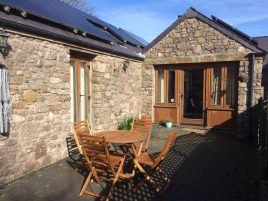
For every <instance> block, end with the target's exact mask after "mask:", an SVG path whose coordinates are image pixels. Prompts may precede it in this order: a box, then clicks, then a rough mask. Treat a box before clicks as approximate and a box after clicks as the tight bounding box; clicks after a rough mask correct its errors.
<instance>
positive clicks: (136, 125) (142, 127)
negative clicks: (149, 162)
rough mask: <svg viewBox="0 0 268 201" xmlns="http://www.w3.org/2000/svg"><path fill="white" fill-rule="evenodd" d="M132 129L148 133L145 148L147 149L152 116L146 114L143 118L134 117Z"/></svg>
mask: <svg viewBox="0 0 268 201" xmlns="http://www.w3.org/2000/svg"><path fill="white" fill-rule="evenodd" d="M131 130H132V131H138V132H140V133H143V134H144V135H146V142H145V149H146V150H147V148H148V146H149V142H150V137H151V130H152V118H151V117H148V116H144V117H142V118H141V119H139V118H134V119H133V122H132V129H131Z"/></svg>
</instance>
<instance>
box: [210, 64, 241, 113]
mask: <svg viewBox="0 0 268 201" xmlns="http://www.w3.org/2000/svg"><path fill="white" fill-rule="evenodd" d="M215 67H218V68H221V79H220V82H221V89H220V90H221V92H220V104H218V105H214V104H212V90H213V89H212V88H211V86H212V85H211V84H212V82H213V70H214V68H215ZM227 67H231V68H235V70H234V73H235V76H234V79H235V80H234V82H235V86H234V88H235V89H234V96H235V97H234V99H235V102H234V105H227V104H226V102H227V93H226V90H227V76H228V75H227V73H228V71H227ZM209 71H210V73H209V74H210V84H209V93H210V96H209V97H210V98H209V108H214V109H217V108H225V109H235V107H236V106H237V101H236V100H237V86H238V80H237V78H238V69H237V67H236V65H235V64H234V63H222V64H217V65H215V66H213V67H210V69H209Z"/></svg>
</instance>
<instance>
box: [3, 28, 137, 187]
mask: <svg viewBox="0 0 268 201" xmlns="http://www.w3.org/2000/svg"><path fill="white" fill-rule="evenodd" d="M8 43H9V45H10V47H11V50H10V52H9V54H8V55H7V56H6V57H2V56H1V58H0V64H3V65H5V66H6V67H7V68H8V71H9V83H10V84H9V87H10V94H11V100H12V114H11V121H10V123H11V132H10V134H9V136H4V135H0V185H1V184H3V183H7V182H9V181H11V180H14V179H16V178H18V177H21V176H23V175H25V174H28V173H30V172H32V171H35V170H38V169H40V168H42V167H44V166H47V165H49V164H51V163H54V162H56V161H58V160H60V159H63V158H65V157H66V156H67V148H66V137H67V136H69V135H70V131H71V118H70V117H71V115H70V64H69V62H70V47H67V46H64V45H61V44H58V43H54V42H49V41H47V40H43V39H35V38H32V37H26V36H23V35H18V34H13V33H11V34H10V36H9V38H8ZM125 61H126V58H118V57H113V56H104V55H100V56H97V57H95V59H94V60H93V61H91V78H90V88H91V100H90V105H91V108H90V111H91V114H90V115H89V116H90V117H91V119H90V120H91V126H92V128H93V130H94V131H97V130H98V131H99V130H103V129H115V128H116V127H117V125H118V122H119V121H120V120H122V119H123V118H125V117H127V116H137V115H139V114H140V113H141V108H142V97H141V71H142V69H141V62H138V61H134V60H130V61H129V67H128V68H127V69H126V71H124V70H123V64H124V62H125Z"/></svg>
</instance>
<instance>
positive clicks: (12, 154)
mask: <svg viewBox="0 0 268 201" xmlns="http://www.w3.org/2000/svg"><path fill="white" fill-rule="evenodd" d="M8 42H9V45H10V46H11V51H10V52H9V54H8V56H7V57H6V58H4V57H1V58H0V63H1V64H3V65H5V66H6V67H7V68H8V70H9V83H10V95H11V100H12V114H11V121H10V123H11V132H10V135H9V137H8V138H7V139H5V138H4V137H1V141H0V183H5V182H7V181H10V180H13V179H15V178H18V177H20V176H22V175H24V174H27V173H29V172H32V171H34V170H37V169H39V168H41V167H44V166H46V165H48V164H51V163H53V162H55V161H58V160H60V159H62V158H63V157H65V156H66V154H67V150H66V142H65V138H66V136H67V133H68V132H69V130H70V114H69V113H70V112H69V110H70V103H69V102H70V95H69V94H70V93H69V88H70V85H69V83H70V81H69V79H70V75H69V60H70V57H69V50H68V49H67V48H66V47H64V46H62V45H57V44H54V43H51V42H46V41H43V40H38V39H33V38H28V37H23V36H19V35H15V34H10V37H9V40H8Z"/></svg>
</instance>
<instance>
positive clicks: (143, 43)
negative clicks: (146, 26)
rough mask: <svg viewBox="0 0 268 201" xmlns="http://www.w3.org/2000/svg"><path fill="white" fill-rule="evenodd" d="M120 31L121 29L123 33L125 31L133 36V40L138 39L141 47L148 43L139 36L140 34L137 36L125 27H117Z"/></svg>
mask: <svg viewBox="0 0 268 201" xmlns="http://www.w3.org/2000/svg"><path fill="white" fill-rule="evenodd" d="M119 30H120V31H123V32H125V33H127V34H128V35H130V36H131V37H133V38H134V39H135V40H137V41H139V42H140V43H141V44H142V45H143V47H145V46H146V45H148V44H149V43H148V42H147V41H145V40H144V39H143V38H141V37H140V36H137V35H136V34H134V33H131V32H130V31H127V30H125V29H122V28H119Z"/></svg>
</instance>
